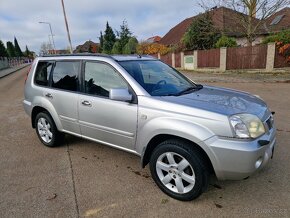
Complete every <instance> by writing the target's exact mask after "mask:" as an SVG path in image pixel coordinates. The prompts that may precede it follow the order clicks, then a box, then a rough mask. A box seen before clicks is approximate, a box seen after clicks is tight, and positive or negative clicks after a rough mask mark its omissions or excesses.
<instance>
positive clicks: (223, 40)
mask: <svg viewBox="0 0 290 218" xmlns="http://www.w3.org/2000/svg"><path fill="white" fill-rule="evenodd" d="M237 46H238V44H237V41H236V40H235V39H234V38H230V37H227V36H224V35H223V36H222V37H220V38H219V40H218V41H217V42H216V44H215V47H216V48H221V47H237Z"/></svg>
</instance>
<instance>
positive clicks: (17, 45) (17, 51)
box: [14, 37, 23, 57]
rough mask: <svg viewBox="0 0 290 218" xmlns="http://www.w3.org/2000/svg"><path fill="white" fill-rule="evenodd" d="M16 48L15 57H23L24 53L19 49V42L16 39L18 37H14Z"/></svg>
mask: <svg viewBox="0 0 290 218" xmlns="http://www.w3.org/2000/svg"><path fill="white" fill-rule="evenodd" d="M14 48H15V55H16V57H22V56H23V53H22V51H21V49H20V47H19V44H18V41H17V39H16V37H14Z"/></svg>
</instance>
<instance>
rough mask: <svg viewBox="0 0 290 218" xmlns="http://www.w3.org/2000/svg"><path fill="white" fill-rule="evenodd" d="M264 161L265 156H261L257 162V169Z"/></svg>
mask: <svg viewBox="0 0 290 218" xmlns="http://www.w3.org/2000/svg"><path fill="white" fill-rule="evenodd" d="M262 162H263V158H262V157H260V158H259V159H258V160H257V161H256V163H255V167H256V169H258V168H259V167H260V166H261V164H262Z"/></svg>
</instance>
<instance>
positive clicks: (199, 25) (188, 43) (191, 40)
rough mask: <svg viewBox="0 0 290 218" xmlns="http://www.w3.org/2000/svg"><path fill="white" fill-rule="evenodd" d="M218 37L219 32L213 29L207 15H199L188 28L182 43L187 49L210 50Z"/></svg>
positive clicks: (210, 19) (209, 17)
mask: <svg viewBox="0 0 290 218" xmlns="http://www.w3.org/2000/svg"><path fill="white" fill-rule="evenodd" d="M219 37H220V32H219V31H218V30H217V29H216V28H215V27H214V25H213V21H212V18H211V16H210V15H209V13H205V14H203V15H199V16H198V17H197V18H195V19H194V20H193V21H192V23H191V25H190V26H189V28H188V30H187V32H186V33H185V34H184V36H183V38H182V41H183V43H184V45H185V47H186V48H187V49H191V50H198V49H210V48H213V47H214V45H215V43H216V42H217V40H218V39H219Z"/></svg>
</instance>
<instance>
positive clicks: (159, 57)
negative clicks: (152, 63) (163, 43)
mask: <svg viewBox="0 0 290 218" xmlns="http://www.w3.org/2000/svg"><path fill="white" fill-rule="evenodd" d="M157 58H158V59H159V60H160V59H161V56H160V53H159V52H158V54H157Z"/></svg>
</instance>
